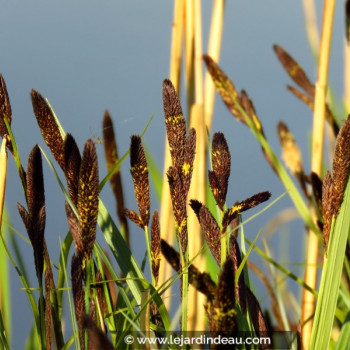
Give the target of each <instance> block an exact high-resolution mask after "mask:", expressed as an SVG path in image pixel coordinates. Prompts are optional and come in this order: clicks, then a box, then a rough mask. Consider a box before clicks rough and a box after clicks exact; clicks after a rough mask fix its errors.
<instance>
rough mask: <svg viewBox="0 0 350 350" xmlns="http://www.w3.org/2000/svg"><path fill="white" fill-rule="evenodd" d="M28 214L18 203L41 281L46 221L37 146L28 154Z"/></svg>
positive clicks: (39, 157) (42, 181)
mask: <svg viewBox="0 0 350 350" xmlns="http://www.w3.org/2000/svg"><path fill="white" fill-rule="evenodd" d="M27 198H28V212H27V211H26V209H25V208H24V207H23V206H22V205H21V204H19V203H17V207H18V211H19V213H20V215H21V218H22V220H23V223H24V226H25V227H26V230H27V232H28V236H29V238H30V241H31V243H32V246H33V250H34V260H35V269H36V274H37V277H38V279H39V280H40V281H41V278H42V274H43V269H44V230H45V221H46V211H45V192H44V178H43V169H42V159H41V152H40V149H39V146H38V145H36V146H35V147H34V148H33V149H32V151H31V152H30V154H29V158H28V174H27Z"/></svg>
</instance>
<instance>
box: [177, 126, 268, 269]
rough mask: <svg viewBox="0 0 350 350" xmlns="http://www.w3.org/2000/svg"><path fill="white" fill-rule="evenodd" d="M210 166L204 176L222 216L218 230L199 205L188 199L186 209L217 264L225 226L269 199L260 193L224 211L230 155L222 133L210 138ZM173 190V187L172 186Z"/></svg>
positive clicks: (266, 195) (210, 215)
mask: <svg viewBox="0 0 350 350" xmlns="http://www.w3.org/2000/svg"><path fill="white" fill-rule="evenodd" d="M212 165H213V170H212V171H209V172H208V177H209V184H210V188H211V190H212V193H213V195H214V198H215V200H216V203H217V205H218V207H219V208H220V210H221V211H222V213H223V217H222V222H221V230H220V226H219V224H218V222H217V221H216V219H215V218H214V216H213V215H212V214H211V212H210V210H209V209H208V208H207V207H206V206H205V205H203V204H202V203H201V202H199V201H197V200H194V199H191V200H190V206H191V208H192V209H193V211H194V212H195V214H196V216H197V219H198V221H199V224H200V226H201V229H202V232H203V234H204V237H205V240H206V242H207V244H208V246H209V248H210V250H211V253H212V254H213V257H214V258H215V260H216V262H217V263H218V264H219V265H220V263H221V242H220V239H221V236H222V235H225V234H226V230H227V227H228V225H230V223H231V222H232V221H233V220H234V219H237V218H238V216H239V214H240V213H242V212H243V211H246V210H248V209H250V208H254V207H256V206H257V205H258V204H260V203H262V202H265V201H267V200H268V199H269V198H270V197H271V193H270V192H268V191H265V192H260V193H257V194H255V195H254V196H252V197H250V198H247V199H246V200H244V201H242V202H237V203H236V204H235V205H234V206H232V207H231V208H229V209H227V210H224V205H225V202H226V194H227V189H228V181H229V177H230V169H231V155H230V151H229V148H228V145H227V142H226V139H225V136H224V134H223V133H221V132H218V133H215V134H214V137H213V142H212ZM173 187H174V188H176V186H173Z"/></svg>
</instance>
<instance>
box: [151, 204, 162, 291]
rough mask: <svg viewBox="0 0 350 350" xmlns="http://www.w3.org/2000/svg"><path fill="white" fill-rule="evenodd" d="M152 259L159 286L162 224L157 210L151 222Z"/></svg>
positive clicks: (153, 272) (153, 273)
mask: <svg viewBox="0 0 350 350" xmlns="http://www.w3.org/2000/svg"><path fill="white" fill-rule="evenodd" d="M151 259H152V275H153V276H154V279H155V282H156V285H157V284H158V279H159V267H160V224H159V215H158V211H157V210H155V211H154V213H153V215H152V222H151Z"/></svg>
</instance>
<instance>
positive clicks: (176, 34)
mask: <svg viewBox="0 0 350 350" xmlns="http://www.w3.org/2000/svg"><path fill="white" fill-rule="evenodd" d="M183 12H184V0H175V1H174V19H173V23H172V33H171V50H170V73H169V78H170V80H171V81H172V83H173V85H174V87H175V89H176V91H179V86H180V71H181V57H182V35H183V30H184V29H183V26H184V24H183ZM164 150H165V153H164V169H165V170H166V169H168V168H169V166H170V165H171V158H170V152H169V146H168V142H167V140H165V145H164ZM162 183H163V186H162V198H161V211H160V226H161V227H162V238H163V239H164V240H166V241H167V242H169V243H170V244H171V245H173V243H174V238H175V236H174V229H173V227H174V218H173V216H172V207H171V199H170V191H169V185H168V180H167V175H166V171H164V175H163V182H162ZM170 276H171V267H170V266H169V265H168V264H161V265H160V271H159V284H160V285H162V284H163V283H164V282H165V281H166V280H167V279H168V278H170ZM168 293H169V294H168ZM168 293H167V295H171V288H169V289H168ZM170 303H171V298H166V297H165V298H164V304H165V306H166V307H167V308H170Z"/></svg>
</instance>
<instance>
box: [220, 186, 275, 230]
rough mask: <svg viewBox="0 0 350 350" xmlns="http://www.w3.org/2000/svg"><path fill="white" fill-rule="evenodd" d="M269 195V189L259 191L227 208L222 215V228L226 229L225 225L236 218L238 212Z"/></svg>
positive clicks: (254, 205)
mask: <svg viewBox="0 0 350 350" xmlns="http://www.w3.org/2000/svg"><path fill="white" fill-rule="evenodd" d="M270 197H271V193H270V192H269V191H264V192H260V193H257V194H255V195H254V196H251V197H249V198H247V199H245V200H244V201H242V202H238V203H236V204H235V205H233V206H232V207H231V208H230V209H227V210H226V212H225V214H224V217H223V218H222V226H223V230H224V231H225V230H226V227H227V226H228V225H230V223H231V221H232V220H233V219H234V218H236V217H237V215H238V214H240V213H242V212H244V211H246V210H248V209H251V208H254V207H256V206H257V205H259V204H261V203H263V202H265V201H267V200H268V199H269V198H270Z"/></svg>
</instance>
